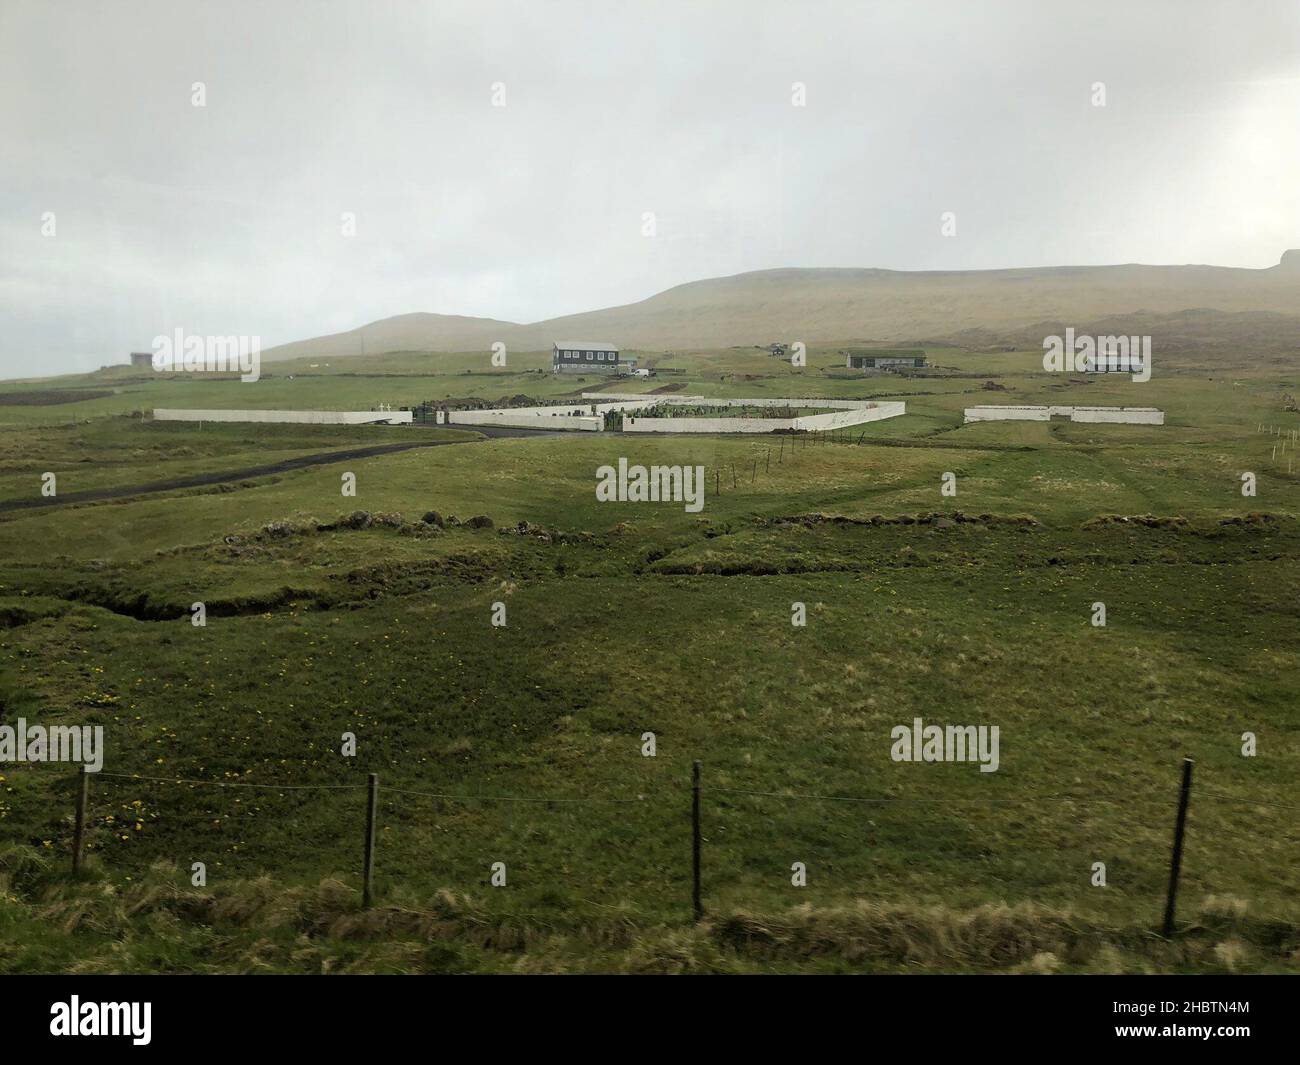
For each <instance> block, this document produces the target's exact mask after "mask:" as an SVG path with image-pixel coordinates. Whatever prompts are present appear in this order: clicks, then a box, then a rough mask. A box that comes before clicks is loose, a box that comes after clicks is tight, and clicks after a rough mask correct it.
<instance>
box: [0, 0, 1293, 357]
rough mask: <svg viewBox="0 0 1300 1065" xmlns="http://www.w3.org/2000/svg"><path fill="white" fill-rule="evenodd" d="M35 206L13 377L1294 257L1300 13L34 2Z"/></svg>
mask: <svg viewBox="0 0 1300 1065" xmlns="http://www.w3.org/2000/svg"><path fill="white" fill-rule="evenodd" d="M195 82H202V83H203V84H204V88H205V91H206V106H204V107H196V106H194V105H193V103H192V99H193V89H192V86H193V84H194V83H195ZM796 82H799V83H802V84H803V85H804V86H806V90H805V91H806V97H805V99H806V105H805V106H802V107H798V106H795V105H794V102H793V90H792V86H793V85H794V83H796ZM1097 82H1101V83H1104V86H1105V106H1104V107H1099V106H1094V102H1093V101H1094V95H1095V90H1094V87H1093V86H1094V83H1097ZM501 86H504V104H505V106H503V107H502V106H494V92H495V93H496V96H497V100H498V101H499V100H500V99H501ZM0 193H2V195H0V327H2V328H0V376H5V377H9V376H33V375H37V374H41V373H54V372H62V371H66V370H73V369H90V368H94V367H96V366H99V365H101V364H104V363H114V362H123V361H125V356H126V353H127V352H128V351H130V350H133V349H134V350H140V351H147V350H149V347H150V343H151V341H152V338H153V337H154V336H155V335H157V334H160V333H170V332H172V331H173V330H175V329H176V328H178V327H179V328H182V329H184V330H185V331H186V332H187V333H196V334H245V335H257V336H260V337H261V338H262V342H263V345H264V346H266V347H269V346H271V345H274V344H277V343H282V342H285V341H289V340H296V339H301V338H303V337H307V336H313V335H318V334H321V333H328V332H335V331H338V330H341V329H347V328H351V327H353V326H356V325H359V324H362V323H364V322H368V321H372V320H374V319H377V318H382V317H386V316H388V315H392V314H401V313H405V312H409V311H436V312H442V313H448V314H466V315H481V316H485V317H494V318H505V319H509V320H513V321H535V320H538V319H542V318H549V317H553V316H556V315H560V314H568V313H572V312H576V311H584V310H592V309H595V308H598V307H602V306H610V305H614V304H620V303H628V302H633V301H636V300H639V299H643V298H645V297H647V296H650V295H652V294H654V293H655V292H658V291H660V290H662V289H665V288H668V287H671V286H672V285H675V284H680V283H682V282H685V281H692V280H697V279H699V278H703V277H711V276H718V275H722V274H733V273H739V272H742V271H746V270H759V269H767V268H771V267H779V266H880V267H890V268H895V269H907V270H914V269H948V268H952V269H978V268H993V267H1004V266H1032V265H1059V264H1073V263H1112V262H1134V261H1137V262H1151V263H1185V262H1201V263H1215V264H1222V265H1229V266H1246V267H1262V266H1268V265H1271V264H1272V263H1274V262H1276V261H1277V259H1278V257H1279V256H1280V254H1281V252H1282V250H1283V249H1285V248H1288V247H1300V3H1297V2H1296V0H1283V2H1276V3H1274V2H1269V0H1255V2H1251V3H1241V2H1239V0H1225V2H1219V3H1199V2H1195V0H1173V2H1169V3H1163V2H1156V0H1114V2H1109V0H1100V2H1093V3H1080V2H1077V0H1060V2H1057V0H1026V2H1010V0H1008V2H998V0H988V2H981V3H970V2H955V3H943V2H938V0H911V2H898V3H869V2H857V3H848V2H843V3H841V2H831V0H826V2H816V0H797V2H796V0H791V2H785V3H771V4H765V3H762V2H758V0H735V2H725V0H684V2H680V3H678V2H675V0H644V2H638V0H629V2H588V3H562V2H556V0H547V2H537V0H534V2H527V3H493V2H491V0H472V2H469V3H463V4H462V3H444V2H425V3H396V2H387V0H361V2H355V3H352V2H334V3H331V2H321V0H300V2H293V3H290V2H276V0H257V2H253V3H231V2H221V3H188V2H184V0H164V2H160V3H139V2H128V0H120V2H99V3H74V2H69V0H40V2H35V3H22V2H16V0H0ZM948 211H951V212H954V213H955V215H956V228H957V232H956V235H955V236H944V235H943V234H942V233H941V225H942V216H943V214H944V212H948ZM47 212H51V213H52V214H53V216H54V227H55V233H54V235H53V236H48V235H44V234H43V232H42V227H43V217H45V216H46V214H47ZM345 212H352V213H354V214H355V216H356V235H355V236H350V237H349V236H346V235H344V234H343V232H342V228H343V225H342V221H341V216H342V215H343V214H344V213H345ZM648 212H649V213H652V214H653V215H654V235H653V236H647V235H644V232H643V231H644V229H645V228H646V223H645V215H646V214H647V213H648ZM45 228H46V229H48V228H49V226H48V220H47V223H46V225H45Z"/></svg>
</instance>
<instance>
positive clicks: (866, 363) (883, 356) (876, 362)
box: [842, 348, 925, 370]
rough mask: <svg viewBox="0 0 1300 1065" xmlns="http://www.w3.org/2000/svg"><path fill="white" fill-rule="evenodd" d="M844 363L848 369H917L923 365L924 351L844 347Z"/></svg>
mask: <svg viewBox="0 0 1300 1065" xmlns="http://www.w3.org/2000/svg"><path fill="white" fill-rule="evenodd" d="M842 354H843V355H844V358H845V361H844V365H845V366H846V367H847V368H848V369H850V370H901V369H909V370H912V369H915V370H919V369H922V368H923V367H924V366H925V352H924V351H920V350H913V349H911V348H908V349H904V350H900V351H883V350H879V349H877V350H872V349H871V348H846V349H845V350H844V351H843V353H842Z"/></svg>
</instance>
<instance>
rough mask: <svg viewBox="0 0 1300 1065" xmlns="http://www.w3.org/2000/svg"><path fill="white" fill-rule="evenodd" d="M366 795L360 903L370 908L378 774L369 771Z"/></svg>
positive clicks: (372, 895)
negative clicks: (364, 855) (363, 866)
mask: <svg viewBox="0 0 1300 1065" xmlns="http://www.w3.org/2000/svg"><path fill="white" fill-rule="evenodd" d="M367 790H368V794H367V796H366V858H365V871H364V875H363V884H362V889H361V905H362V906H363V907H364V908H365V909H367V910H368V909H370V903H371V900H372V899H373V898H374V893H375V814H376V808H377V807H378V805H379V774H378V773H371V774H370V780H369V788H368V789H367Z"/></svg>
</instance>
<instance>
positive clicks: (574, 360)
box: [551, 340, 623, 373]
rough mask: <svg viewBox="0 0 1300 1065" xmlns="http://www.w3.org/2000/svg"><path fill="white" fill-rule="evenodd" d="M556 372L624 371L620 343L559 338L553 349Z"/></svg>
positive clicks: (552, 360) (552, 356)
mask: <svg viewBox="0 0 1300 1065" xmlns="http://www.w3.org/2000/svg"><path fill="white" fill-rule="evenodd" d="M551 369H552V370H553V371H554V372H555V373H622V372H623V370H622V367H621V365H620V363H619V361H618V345H617V344H610V343H608V342H607V341H603V340H557V341H556V342H555V346H554V347H553V348H552V349H551Z"/></svg>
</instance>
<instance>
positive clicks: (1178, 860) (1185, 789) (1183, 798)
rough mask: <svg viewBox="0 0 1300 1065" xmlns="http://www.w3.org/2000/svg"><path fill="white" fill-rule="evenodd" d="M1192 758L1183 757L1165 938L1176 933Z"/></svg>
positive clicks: (1171, 860)
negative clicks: (1176, 913)
mask: <svg viewBox="0 0 1300 1065" xmlns="http://www.w3.org/2000/svg"><path fill="white" fill-rule="evenodd" d="M1193 764H1194V763H1193V762H1192V760H1191V759H1190V758H1184V759H1183V786H1182V788H1180V789H1179V792H1178V820H1177V822H1176V823H1175V824H1174V853H1173V855H1172V856H1171V857H1170V859H1169V892H1168V894H1167V895H1166V896H1165V926H1164V934H1165V938H1168V937H1169V936H1171V935H1173V934H1174V903H1175V901H1176V900H1177V898H1178V873H1179V870H1180V869H1181V868H1182V864H1183V832H1184V830H1185V829H1186V828H1187V801H1188V799H1189V798H1191V794H1192V766H1193Z"/></svg>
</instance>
